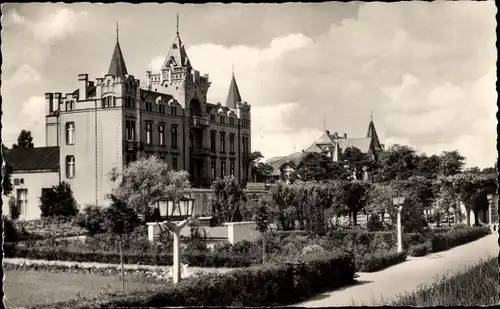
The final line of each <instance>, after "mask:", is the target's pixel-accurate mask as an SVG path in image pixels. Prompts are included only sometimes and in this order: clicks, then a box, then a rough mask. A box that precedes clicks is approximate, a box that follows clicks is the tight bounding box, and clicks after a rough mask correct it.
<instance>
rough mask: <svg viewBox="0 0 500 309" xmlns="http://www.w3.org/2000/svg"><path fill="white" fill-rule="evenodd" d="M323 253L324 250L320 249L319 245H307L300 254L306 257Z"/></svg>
mask: <svg viewBox="0 0 500 309" xmlns="http://www.w3.org/2000/svg"><path fill="white" fill-rule="evenodd" d="M324 251H325V249H324V248H323V247H321V246H320V245H308V246H305V247H304V248H303V249H302V251H301V252H300V254H301V255H307V254H310V253H318V252H324Z"/></svg>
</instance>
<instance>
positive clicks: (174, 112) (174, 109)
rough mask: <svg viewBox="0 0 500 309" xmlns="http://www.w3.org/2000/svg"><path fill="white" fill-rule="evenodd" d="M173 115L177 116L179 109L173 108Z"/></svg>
mask: <svg viewBox="0 0 500 309" xmlns="http://www.w3.org/2000/svg"><path fill="white" fill-rule="evenodd" d="M172 115H174V116H177V108H176V107H175V106H172Z"/></svg>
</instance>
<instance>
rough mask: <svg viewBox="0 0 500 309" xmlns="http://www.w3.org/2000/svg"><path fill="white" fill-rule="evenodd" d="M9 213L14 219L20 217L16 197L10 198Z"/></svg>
mask: <svg viewBox="0 0 500 309" xmlns="http://www.w3.org/2000/svg"><path fill="white" fill-rule="evenodd" d="M9 213H10V218H11V219H12V220H17V219H19V216H20V215H21V213H20V212H19V206H18V205H17V202H16V198H15V197H13V196H11V197H10V198H9Z"/></svg>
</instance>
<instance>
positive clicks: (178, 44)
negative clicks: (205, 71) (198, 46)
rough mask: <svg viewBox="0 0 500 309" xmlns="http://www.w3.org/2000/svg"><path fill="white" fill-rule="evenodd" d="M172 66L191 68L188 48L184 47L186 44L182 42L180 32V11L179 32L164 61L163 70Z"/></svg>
mask: <svg viewBox="0 0 500 309" xmlns="http://www.w3.org/2000/svg"><path fill="white" fill-rule="evenodd" d="M170 66H174V67H188V68H191V63H190V61H189V58H188V56H187V53H186V49H185V48H184V44H182V40H181V37H180V34H179V13H177V32H176V36H175V39H174V42H173V43H172V45H171V47H170V51H169V52H168V54H167V58H166V59H165V62H164V63H163V66H162V70H166V69H168V68H169V67H170Z"/></svg>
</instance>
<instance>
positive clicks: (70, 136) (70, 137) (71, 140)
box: [66, 122, 75, 145]
mask: <svg viewBox="0 0 500 309" xmlns="http://www.w3.org/2000/svg"><path fill="white" fill-rule="evenodd" d="M74 144H75V123H74V122H66V145H74Z"/></svg>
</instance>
